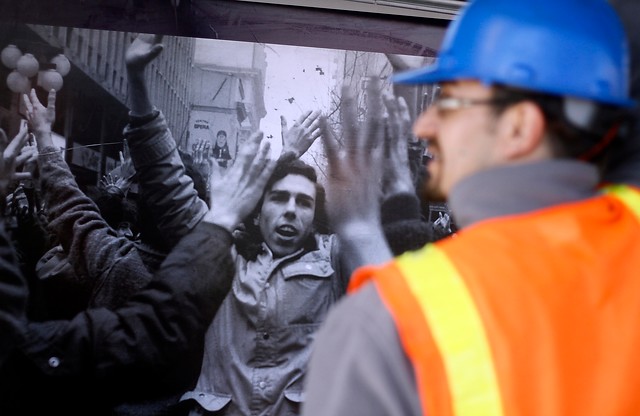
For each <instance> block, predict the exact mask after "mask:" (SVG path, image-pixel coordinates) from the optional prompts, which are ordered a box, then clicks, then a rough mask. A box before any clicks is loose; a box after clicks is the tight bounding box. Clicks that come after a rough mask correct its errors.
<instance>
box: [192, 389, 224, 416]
mask: <svg viewBox="0 0 640 416" xmlns="http://www.w3.org/2000/svg"><path fill="white" fill-rule="evenodd" d="M185 400H195V401H196V402H198V404H199V405H200V406H202V407H203V408H204V409H205V410H207V411H209V412H216V411H218V410H221V409H222V408H223V407H225V406H226V405H228V404H229V403H231V396H230V395H227V394H220V393H205V392H198V391H190V392H187V393H185V394H183V395H182V398H180V401H185Z"/></svg>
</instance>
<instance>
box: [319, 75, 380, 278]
mask: <svg viewBox="0 0 640 416" xmlns="http://www.w3.org/2000/svg"><path fill="white" fill-rule="evenodd" d="M342 98H343V104H342V107H341V116H342V125H343V132H344V142H345V146H344V148H342V149H341V148H340V146H339V143H338V140H337V139H336V136H335V134H334V132H333V131H332V130H331V128H330V127H329V126H328V124H327V121H326V119H324V118H323V119H322V121H321V127H320V128H321V131H322V139H323V143H324V144H325V150H326V154H327V158H328V160H329V175H328V182H327V211H328V213H329V217H330V220H331V224H332V228H333V229H334V230H335V232H336V234H337V235H338V237H339V239H340V244H341V249H342V250H343V251H344V252H345V253H346V254H345V255H344V256H343V266H346V269H347V270H346V272H348V273H349V274H350V272H351V271H353V270H354V269H355V268H357V267H359V266H362V265H365V264H376V263H381V262H384V261H387V260H389V259H390V258H391V251H390V250H389V247H388V245H387V243H386V240H385V237H384V233H383V231H382V225H381V222H380V181H381V179H382V174H381V172H382V160H383V150H384V149H383V145H384V143H383V139H384V123H383V116H382V114H383V106H382V99H381V91H380V82H379V80H377V79H372V80H371V81H370V82H369V83H368V84H367V115H366V119H365V122H364V125H362V126H361V125H359V124H358V120H357V116H356V103H355V100H354V97H353V95H352V94H351V93H350V91H349V90H348V89H346V88H344V89H343V95H342Z"/></svg>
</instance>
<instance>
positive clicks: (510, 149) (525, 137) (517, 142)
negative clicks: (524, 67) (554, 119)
mask: <svg viewBox="0 0 640 416" xmlns="http://www.w3.org/2000/svg"><path fill="white" fill-rule="evenodd" d="M545 128H546V121H545V118H544V114H543V112H542V110H541V109H540V107H539V106H538V105H536V104H535V103H533V102H532V101H522V102H519V103H516V104H514V105H512V106H510V107H509V108H507V109H506V110H505V111H504V113H503V114H502V116H501V117H500V127H499V135H500V140H501V144H502V146H501V149H502V156H503V157H504V158H505V160H508V161H518V160H524V161H526V160H536V159H539V158H540V157H541V156H548V155H549V153H548V152H549V146H548V143H547V142H546V140H545Z"/></svg>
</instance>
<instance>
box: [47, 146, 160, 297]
mask: <svg viewBox="0 0 640 416" xmlns="http://www.w3.org/2000/svg"><path fill="white" fill-rule="evenodd" d="M38 163H39V167H40V172H41V188H42V194H43V197H44V202H45V204H46V206H47V212H48V216H49V227H50V230H51V231H52V232H53V233H54V234H55V235H56V236H57V237H58V239H59V241H60V244H61V245H62V247H63V249H64V251H65V253H66V254H67V258H68V260H69V263H70V264H71V265H72V266H73V268H74V272H75V273H76V274H77V275H78V276H84V277H85V278H86V279H88V284H89V286H90V290H91V291H92V292H93V295H92V297H93V298H94V299H100V305H99V306H106V307H113V306H116V305H121V304H122V303H123V300H124V299H127V298H128V297H129V296H130V295H131V294H133V293H135V292H136V291H137V290H139V289H140V288H141V287H143V286H144V285H146V284H147V283H148V282H149V280H150V279H151V273H150V272H149V271H148V270H147V268H146V266H145V264H144V262H143V260H142V258H141V257H140V255H139V253H138V251H137V249H136V245H135V244H134V242H133V241H131V240H129V239H127V238H124V237H119V236H118V235H117V234H116V231H115V230H114V229H113V228H111V227H110V226H109V224H108V223H107V222H106V221H105V220H104V218H103V217H102V215H101V214H100V210H99V209H98V207H97V206H96V204H95V203H94V202H93V201H92V200H91V199H90V198H89V197H88V196H86V195H85V194H84V193H83V192H82V191H81V190H80V188H79V187H78V184H77V183H76V180H75V178H74V177H73V174H72V173H71V171H70V170H69V167H68V165H67V164H66V162H65V161H64V160H63V159H62V156H61V155H60V154H59V153H58V152H56V151H55V149H54V148H47V149H44V152H43V154H41V155H40V156H39V160H38ZM116 272H117V273H116ZM116 275H117V276H116ZM114 276H115V277H116V278H117V281H114V279H113V278H114ZM114 288H115V289H114ZM111 289H114V290H111ZM100 291H103V292H105V293H106V295H105V296H102V295H101V294H100V293H99V292H100Z"/></svg>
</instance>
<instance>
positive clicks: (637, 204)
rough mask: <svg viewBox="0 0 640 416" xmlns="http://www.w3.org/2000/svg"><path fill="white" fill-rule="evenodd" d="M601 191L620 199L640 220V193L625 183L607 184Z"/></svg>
mask: <svg viewBox="0 0 640 416" xmlns="http://www.w3.org/2000/svg"><path fill="white" fill-rule="evenodd" d="M603 191H604V192H605V193H607V194H609V195H613V196H615V197H616V198H618V199H620V200H621V201H622V202H623V203H624V204H625V205H626V206H627V207H628V208H629V209H631V211H633V213H634V214H635V216H636V217H638V220H640V193H639V192H638V191H636V190H635V189H633V188H631V187H629V186H627V185H609V186H605V187H604V188H603Z"/></svg>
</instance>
